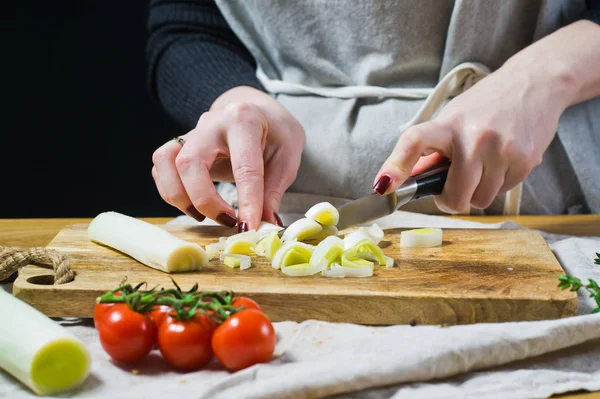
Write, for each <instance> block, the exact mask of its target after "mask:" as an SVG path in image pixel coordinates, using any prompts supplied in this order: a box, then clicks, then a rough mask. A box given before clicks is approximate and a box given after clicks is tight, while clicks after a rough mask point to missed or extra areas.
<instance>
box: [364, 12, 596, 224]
mask: <svg viewBox="0 0 600 399" xmlns="http://www.w3.org/2000/svg"><path fill="white" fill-rule="evenodd" d="M553 35H554V36H553ZM553 35H550V36H548V37H547V38H545V39H543V40H541V41H540V42H537V43H536V44H534V45H532V46H531V47H529V48H527V49H525V50H523V51H522V52H521V53H519V54H517V55H515V56H514V57H513V58H512V59H510V60H509V61H508V62H507V63H506V64H505V65H504V66H503V67H502V68H500V69H498V70H497V71H496V72H494V73H492V74H490V75H489V76H488V77H486V78H484V79H482V80H481V81H480V82H478V83H477V84H475V85H474V86H473V87H472V88H471V89H469V90H468V91H466V92H465V93H463V94H461V95H459V96H457V97H456V98H454V99H453V100H451V101H450V102H449V103H448V105H447V106H446V107H444V109H442V111H441V112H440V113H439V115H438V116H437V117H436V118H434V119H432V120H431V121H427V122H424V123H421V124H419V125H416V126H413V127H410V128H408V129H407V130H406V131H404V132H403V134H402V135H401V137H400V139H399V140H398V142H397V144H396V147H395V148H394V150H393V152H392V154H391V155H390V156H389V158H388V159H387V160H386V161H385V163H384V165H383V166H382V168H381V169H380V171H379V172H378V174H377V177H376V178H375V184H374V187H373V189H374V190H375V191H376V192H378V193H380V194H384V193H389V192H391V191H393V190H395V189H397V188H398V187H399V186H400V185H401V184H402V183H403V182H404V181H405V180H406V179H407V178H408V177H409V176H410V175H411V174H415V173H419V172H422V171H423V170H425V169H427V168H428V167H430V166H433V165H434V164H436V163H438V162H440V160H441V159H442V158H443V157H445V158H448V159H450V160H451V161H452V164H451V165H450V169H449V171H448V178H447V180H446V184H445V187H444V190H443V192H442V194H441V195H440V196H439V197H436V198H435V200H436V204H437V206H438V207H439V208H440V210H442V211H444V212H448V213H454V212H460V211H462V210H464V209H466V208H467V206H469V205H472V206H473V207H476V208H487V207H488V206H489V205H491V203H492V201H493V200H494V198H495V197H496V196H497V195H499V194H503V193H505V192H506V191H508V190H510V189H511V188H513V187H515V186H516V185H517V184H519V183H520V182H522V181H523V180H525V178H526V177H527V176H528V175H529V173H530V172H531V170H532V169H533V168H535V167H536V166H537V165H539V164H540V163H541V161H542V156H543V153H544V152H545V150H546V149H547V148H548V146H549V145H550V143H551V141H552V139H553V137H554V134H555V132H556V128H557V125H558V121H559V118H560V116H561V114H562V113H563V111H564V110H565V109H566V108H567V107H568V106H570V105H572V104H574V103H577V102H579V101H583V100H585V99H587V98H590V97H592V96H593V95H594V91H593V90H591V89H590V86H595V87H596V89H595V90H596V91H597V90H598V82H599V81H600V79H599V77H600V74H599V73H597V72H596V73H595V74H594V73H590V71H589V68H590V67H592V65H590V64H591V61H592V60H593V59H594V58H597V57H598V55H597V54H595V52H594V51H592V50H591V49H592V48H593V47H587V46H586V44H585V42H584V43H581V42H582V41H584V39H583V38H585V37H587V38H591V39H588V40H593V41H594V43H598V42H599V38H600V29H599V28H598V27H597V26H595V25H593V24H591V23H589V22H588V21H584V22H580V23H576V24H573V25H571V26H569V27H566V28H563V29H562V30H560V31H557V32H556V33H554V34H553ZM578 47H579V48H578ZM557 48H558V49H557ZM560 50H562V53H561V51H560ZM560 55H562V57H561V56H560ZM596 71H597V68H596ZM585 79H588V82H589V83H590V85H587V86H586V85H585V84H584V83H585Z"/></svg>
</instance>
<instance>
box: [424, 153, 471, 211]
mask: <svg viewBox="0 0 600 399" xmlns="http://www.w3.org/2000/svg"><path fill="white" fill-rule="evenodd" d="M482 173H483V162H482V161H481V159H480V158H478V157H475V156H469V155H467V153H466V151H465V150H464V149H462V148H457V149H456V152H455V154H454V156H453V158H452V163H451V164H450V168H449V169H448V177H447V178H446V183H445V185H444V189H443V190H442V193H441V194H440V195H439V196H436V197H435V199H434V200H435V203H436V205H437V206H438V208H439V209H440V210H441V211H443V212H446V213H458V212H461V211H462V210H464V209H465V208H467V207H468V206H469V204H470V202H471V198H472V197H473V193H474V192H475V189H476V188H477V186H478V185H479V182H480V181H481V176H482Z"/></svg>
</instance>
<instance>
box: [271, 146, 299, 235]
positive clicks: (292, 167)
mask: <svg viewBox="0 0 600 399" xmlns="http://www.w3.org/2000/svg"><path fill="white" fill-rule="evenodd" d="M300 159H301V152H300V151H298V152H297V153H294V154H289V153H287V152H284V151H281V152H278V153H277V154H276V155H275V156H274V157H273V158H272V159H270V160H269V162H268V163H267V165H266V166H265V192H264V204H263V214H262V220H264V221H267V222H269V223H274V224H276V225H279V226H281V225H282V222H281V218H280V217H279V214H278V212H279V206H280V205H281V199H282V198H283V194H284V193H285V190H287V189H288V188H289V187H290V186H291V185H292V183H294V180H296V174H297V173H298V168H299V167H300Z"/></svg>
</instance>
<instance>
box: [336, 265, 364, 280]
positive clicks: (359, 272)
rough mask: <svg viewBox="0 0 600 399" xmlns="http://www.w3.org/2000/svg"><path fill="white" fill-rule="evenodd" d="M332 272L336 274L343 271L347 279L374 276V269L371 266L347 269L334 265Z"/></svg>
mask: <svg viewBox="0 0 600 399" xmlns="http://www.w3.org/2000/svg"><path fill="white" fill-rule="evenodd" d="M331 270H332V271H334V272H339V271H342V272H343V273H344V276H345V277H370V276H372V275H373V268H372V267H369V266H363V267H347V266H342V265H339V264H337V263H334V264H332V265H331Z"/></svg>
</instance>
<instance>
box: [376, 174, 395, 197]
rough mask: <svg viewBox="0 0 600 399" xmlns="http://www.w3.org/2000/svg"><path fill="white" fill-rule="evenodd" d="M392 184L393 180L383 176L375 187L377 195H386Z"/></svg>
mask: <svg viewBox="0 0 600 399" xmlns="http://www.w3.org/2000/svg"><path fill="white" fill-rule="evenodd" d="M391 183H392V178H391V177H389V176H388V175H383V176H381V177H380V178H379V180H377V183H375V185H374V186H373V191H375V192H376V193H377V194H381V195H383V194H385V192H386V191H387V189H388V187H389V186H390V184H391Z"/></svg>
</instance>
